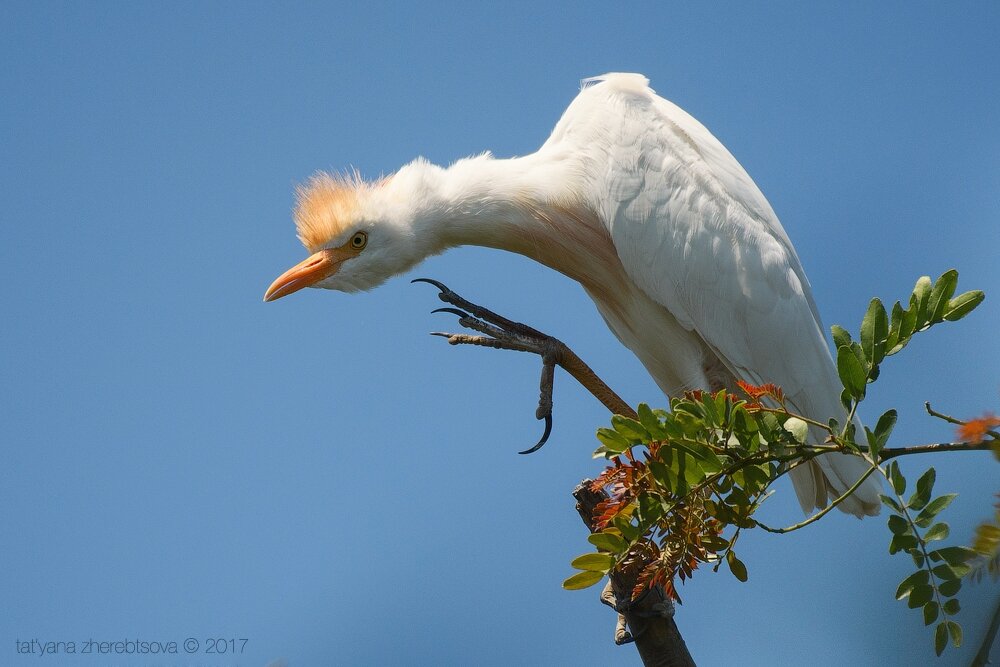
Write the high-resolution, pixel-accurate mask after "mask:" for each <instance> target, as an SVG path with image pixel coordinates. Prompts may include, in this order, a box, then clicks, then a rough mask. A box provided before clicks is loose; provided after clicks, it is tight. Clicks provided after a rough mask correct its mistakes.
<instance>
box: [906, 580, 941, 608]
mask: <svg viewBox="0 0 1000 667" xmlns="http://www.w3.org/2000/svg"><path fill="white" fill-rule="evenodd" d="M932 597H934V589H933V588H931V586H930V585H929V584H918V585H916V586H914V587H913V590H911V591H910V599H909V600H907V602H906V605H907V606H908V607H909V608H910V609H916V608H917V607H923V606H924V605H925V604H927V603H928V602H930V599H931V598H932Z"/></svg>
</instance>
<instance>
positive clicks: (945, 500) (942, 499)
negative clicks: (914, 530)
mask: <svg viewBox="0 0 1000 667" xmlns="http://www.w3.org/2000/svg"><path fill="white" fill-rule="evenodd" d="M957 497H958V494H957V493H946V494H944V495H943V496H938V497H937V498H935V499H934V500H932V501H931V502H929V503H928V504H927V507H925V508H924V509H923V511H922V512H920V514H918V515H917V518H916V519H914V520H913V523H915V524H917V525H918V526H920V527H921V528H926V527H927V526H929V525H931V523H932V522H933V521H934V517H936V516H937V515H938V514H939V513H940V512H941V510H943V509H944V508H945V507H947V506H948V505H950V504H951V501H953V500H954V499H955V498H957Z"/></svg>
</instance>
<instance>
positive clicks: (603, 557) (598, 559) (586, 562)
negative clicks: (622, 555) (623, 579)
mask: <svg viewBox="0 0 1000 667" xmlns="http://www.w3.org/2000/svg"><path fill="white" fill-rule="evenodd" d="M570 565H571V566H572V567H575V568H576V569H578V570H587V571H588V572H607V571H608V570H610V569H611V568H612V567H614V566H615V557H614V556H612V555H610V554H584V555H582V556H578V557H576V558H574V559H573V561H572V562H571V563H570Z"/></svg>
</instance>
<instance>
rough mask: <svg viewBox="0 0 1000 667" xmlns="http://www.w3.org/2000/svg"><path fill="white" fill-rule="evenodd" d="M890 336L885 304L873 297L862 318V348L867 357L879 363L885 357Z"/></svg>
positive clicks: (874, 363)
mask: <svg viewBox="0 0 1000 667" xmlns="http://www.w3.org/2000/svg"><path fill="white" fill-rule="evenodd" d="M888 337H889V318H888V317H887V316H886V314H885V306H883V305H882V302H881V301H879V300H878V299H872V300H871V303H869V304H868V311H867V312H866V313H865V316H864V319H862V320H861V349H863V350H864V351H865V357H866V358H867V359H868V360H869V361H870V362H871V363H872V364H873V365H878V364H879V363H880V362H881V361H882V359H883V358H884V357H885V343H886V339H887V338H888Z"/></svg>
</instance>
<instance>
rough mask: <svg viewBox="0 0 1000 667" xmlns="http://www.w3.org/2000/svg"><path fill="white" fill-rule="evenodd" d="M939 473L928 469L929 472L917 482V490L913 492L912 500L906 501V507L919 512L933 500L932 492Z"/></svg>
mask: <svg viewBox="0 0 1000 667" xmlns="http://www.w3.org/2000/svg"><path fill="white" fill-rule="evenodd" d="M936 476H937V473H936V472H934V468H928V469H927V471H926V472H925V473H924V474H923V475H921V476H920V479H918V480H917V490H916V491H914V492H913V495H912V496H910V499H909V500H908V501H906V506H907V507H909V508H911V509H915V510H919V509H921V508H923V506H924V505H926V504H927V501H928V500H930V499H931V491H932V490H933V489H934V479H935V477H936Z"/></svg>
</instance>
